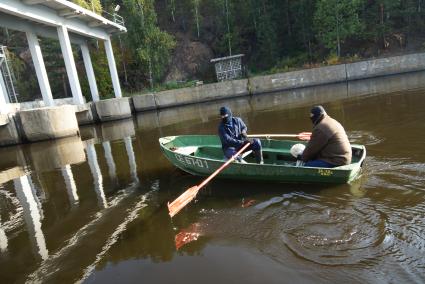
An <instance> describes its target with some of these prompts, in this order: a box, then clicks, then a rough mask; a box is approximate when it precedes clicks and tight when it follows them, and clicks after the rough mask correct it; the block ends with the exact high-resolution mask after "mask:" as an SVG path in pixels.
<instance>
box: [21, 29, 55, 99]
mask: <svg viewBox="0 0 425 284" xmlns="http://www.w3.org/2000/svg"><path fill="white" fill-rule="evenodd" d="M26 35H27V41H28V46H29V48H30V52H31V57H32V61H33V62H34V68H35V73H36V74H37V79H38V84H39V85H40V90H41V95H42V96H43V101H44V104H45V105H46V106H54V105H55V102H54V101H53V96H52V90H51V89H50V84H49V78H48V77H47V72H46V66H44V60H43V55H42V54H41V48H40V43H39V42H38V38H37V36H36V35H35V34H34V33H32V32H26Z"/></svg>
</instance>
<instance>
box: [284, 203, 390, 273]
mask: <svg viewBox="0 0 425 284" xmlns="http://www.w3.org/2000/svg"><path fill="white" fill-rule="evenodd" d="M286 218H287V220H288V221H287V223H286V224H285V227H286V228H283V230H282V231H281V239H282V241H283V242H284V243H285V244H286V245H287V247H288V248H289V249H290V250H291V251H292V252H294V253H295V254H296V255H298V256H299V257H301V258H303V259H306V260H309V261H312V262H315V263H319V264H323V265H346V264H358V263H361V262H364V261H368V260H371V259H373V258H375V257H376V256H377V255H378V254H379V250H378V249H377V246H379V245H380V244H381V243H382V242H383V240H384V239H385V235H386V232H385V219H384V218H383V216H382V214H380V213H379V212H377V211H375V210H373V209H372V208H369V207H365V206H362V207H361V209H359V208H357V207H356V206H355V205H347V206H341V207H332V208H330V207H327V206H322V207H321V208H317V207H315V208H313V207H309V206H306V207H304V208H303V209H302V210H298V211H290V212H288V213H287V216H286Z"/></svg>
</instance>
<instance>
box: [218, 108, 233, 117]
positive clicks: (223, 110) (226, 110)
mask: <svg viewBox="0 0 425 284" xmlns="http://www.w3.org/2000/svg"><path fill="white" fill-rule="evenodd" d="M220 115H221V116H225V115H228V116H232V111H231V110H230V108H228V107H226V106H222V107H221V108H220Z"/></svg>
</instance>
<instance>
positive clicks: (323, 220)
mask: <svg viewBox="0 0 425 284" xmlns="http://www.w3.org/2000/svg"><path fill="white" fill-rule="evenodd" d="M340 201H341V202H342V204H336V203H335V202H334V200H333V199H332V200H327V199H326V198H321V197H320V196H317V195H312V194H304V195H302V194H300V193H294V194H292V195H286V196H285V197H283V196H277V197H271V198H270V199H268V200H266V201H263V202H260V203H259V204H257V206H253V207H250V208H247V209H242V210H241V209H232V210H224V211H220V212H219V214H217V215H215V216H212V215H209V216H205V218H208V220H204V221H205V222H208V226H207V227H206V230H207V231H206V233H207V234H208V235H210V236H215V237H219V238H227V239H228V238H230V239H234V238H235V237H236V238H239V239H244V240H248V241H249V242H250V243H251V245H254V246H257V247H258V249H259V250H261V251H262V252H264V253H266V254H269V255H270V256H272V257H273V258H277V259H280V258H281V259H282V261H283V259H284V258H285V255H286V252H285V251H287V250H286V249H285V247H286V248H288V249H289V250H290V251H291V252H292V253H294V254H295V255H297V256H298V257H299V258H301V259H304V260H307V261H311V262H314V263H318V264H322V265H347V264H360V263H364V262H367V263H368V262H370V261H373V260H375V259H376V258H378V257H379V255H380V254H382V253H383V252H382V246H381V244H383V243H384V240H385V239H387V240H388V237H387V236H386V217H385V216H384V215H383V214H382V213H381V212H379V211H377V210H375V209H374V208H373V207H372V206H367V205H365V204H362V203H361V202H360V201H359V200H355V201H354V203H353V200H349V199H348V200H340ZM224 219H225V220H224ZM235 228H238V230H235ZM388 245H390V244H384V246H385V247H386V246H388Z"/></svg>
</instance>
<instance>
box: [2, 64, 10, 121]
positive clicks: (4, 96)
mask: <svg viewBox="0 0 425 284" xmlns="http://www.w3.org/2000/svg"><path fill="white" fill-rule="evenodd" d="M8 103H9V97H8V95H7V91H6V85H5V83H4V80H3V75H2V74H1V72H0V114H2V113H7V104H8Z"/></svg>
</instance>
